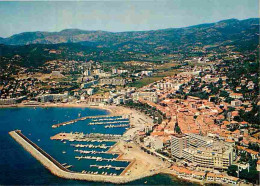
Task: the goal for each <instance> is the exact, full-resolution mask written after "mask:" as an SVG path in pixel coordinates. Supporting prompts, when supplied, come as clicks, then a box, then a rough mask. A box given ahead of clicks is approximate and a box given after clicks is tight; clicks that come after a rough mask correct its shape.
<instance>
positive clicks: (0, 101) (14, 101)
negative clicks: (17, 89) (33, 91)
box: [0, 96, 27, 105]
mask: <svg viewBox="0 0 260 186" xmlns="http://www.w3.org/2000/svg"><path fill="white" fill-rule="evenodd" d="M26 99H27V97H26V96H22V97H19V98H9V99H0V105H12V104H17V103H21V102H22V101H23V100H26Z"/></svg>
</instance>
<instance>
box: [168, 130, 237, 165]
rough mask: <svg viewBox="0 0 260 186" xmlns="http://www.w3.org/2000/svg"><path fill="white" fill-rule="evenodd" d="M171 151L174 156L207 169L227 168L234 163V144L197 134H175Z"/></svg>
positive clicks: (172, 138)
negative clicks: (215, 140)
mask: <svg viewBox="0 0 260 186" xmlns="http://www.w3.org/2000/svg"><path fill="white" fill-rule="evenodd" d="M171 153H172V155H173V156H174V157H177V158H179V159H184V160H186V161H188V162H190V163H192V165H194V166H196V167H202V168H206V169H220V170H224V169H227V168H228V166H230V165H232V164H233V161H234V153H233V146H232V145H230V144H228V143H224V142H213V140H212V139H210V138H207V137H203V136H200V135H196V134H188V135H184V134H182V135H173V136H172V137H171Z"/></svg>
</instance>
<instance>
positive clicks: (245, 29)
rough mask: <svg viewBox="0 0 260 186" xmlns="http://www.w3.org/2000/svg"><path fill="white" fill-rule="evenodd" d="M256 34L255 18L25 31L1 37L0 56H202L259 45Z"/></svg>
mask: <svg viewBox="0 0 260 186" xmlns="http://www.w3.org/2000/svg"><path fill="white" fill-rule="evenodd" d="M258 37H259V19H258V18H251V19H246V20H237V19H228V20H223V21H219V22H216V23H209V24H201V25H195V26H190V27H185V28H169V29H161V30H151V31H133V32H105V31H85V30H79V29H66V30H62V31H60V32H25V33H20V34H16V35H13V36H11V37H8V38H0V44H2V45H1V47H0V56H2V57H3V56H9V57H10V56H12V55H16V54H18V55H21V54H22V56H24V57H25V56H26V57H27V58H28V60H29V58H30V57H31V56H34V53H37V55H39V56H42V55H43V54H41V51H43V50H44V51H48V49H59V50H62V51H63V53H62V54H60V55H56V56H55V58H56V57H57V56H58V57H60V58H66V59H68V58H71V57H72V56H71V55H69V54H68V53H65V51H67V52H68V51H70V52H72V53H73V54H77V55H76V56H78V57H85V58H86V57H87V58H88V59H89V58H91V59H94V60H107V61H110V60H112V61H123V60H134V59H138V60H142V58H141V57H140V56H141V55H147V54H148V55H149V56H158V55H162V54H182V55H187V54H196V55H203V53H205V52H210V51H211V50H214V51H215V52H220V53H221V52H222V50H223V48H227V47H228V48H229V49H230V50H234V51H253V50H256V48H257V46H258V44H259V38H258ZM32 48H34V49H35V48H37V50H36V49H35V50H32ZM43 53H44V52H43ZM45 53H46V52H45ZM28 55H29V57H28ZM48 55H49V54H48ZM35 56H36V54H35ZM50 56H53V55H50ZM74 57H75V56H74ZM50 58H53V57H50ZM41 61H42V60H41ZM37 63H38V62H37ZM41 63H42V62H39V64H41Z"/></svg>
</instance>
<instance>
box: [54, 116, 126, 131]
mask: <svg viewBox="0 0 260 186" xmlns="http://www.w3.org/2000/svg"><path fill="white" fill-rule="evenodd" d="M113 118H115V119H113ZM124 118H128V116H117V115H111V116H106V115H100V116H86V117H81V118H77V119H73V120H70V121H66V122H61V123H57V124H54V125H52V128H58V127H61V126H66V125H70V124H74V123H76V122H78V121H84V120H87V119H94V120H93V121H95V122H98V121H107V120H111V121H112V120H121V119H124Z"/></svg>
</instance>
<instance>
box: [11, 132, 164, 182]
mask: <svg viewBox="0 0 260 186" xmlns="http://www.w3.org/2000/svg"><path fill="white" fill-rule="evenodd" d="M9 134H10V136H11V137H12V138H13V139H14V140H15V141H17V142H18V143H19V144H20V145H21V146H22V147H23V148H24V149H25V150H26V151H28V152H29V153H30V154H31V155H32V156H33V157H35V158H36V159H37V160H38V161H39V162H40V163H41V164H42V165H43V166H45V167H46V168H47V169H48V170H49V171H50V172H51V173H52V174H54V175H56V176H58V177H62V178H66V179H75V180H86V181H96V182H110V183H117V184H122V183H127V182H131V181H134V180H138V179H141V178H143V177H147V176H152V175H155V174H158V173H159V172H153V173H145V174H140V175H139V176H131V175H128V176H110V175H98V174H97V175H92V174H86V173H79V172H73V171H70V170H68V169H66V168H65V167H64V166H63V165H61V164H60V163H59V162H58V161H56V160H55V159H54V158H52V157H51V156H50V155H49V154H47V153H46V152H45V151H43V150H42V149H41V148H40V147H38V146H37V145H36V144H35V143H33V142H32V141H30V140H29V139H28V138H27V137H25V136H24V135H23V134H22V133H21V131H19V130H16V131H11V132H9Z"/></svg>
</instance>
